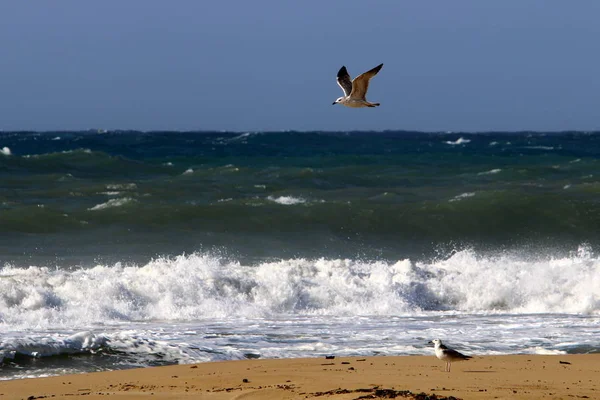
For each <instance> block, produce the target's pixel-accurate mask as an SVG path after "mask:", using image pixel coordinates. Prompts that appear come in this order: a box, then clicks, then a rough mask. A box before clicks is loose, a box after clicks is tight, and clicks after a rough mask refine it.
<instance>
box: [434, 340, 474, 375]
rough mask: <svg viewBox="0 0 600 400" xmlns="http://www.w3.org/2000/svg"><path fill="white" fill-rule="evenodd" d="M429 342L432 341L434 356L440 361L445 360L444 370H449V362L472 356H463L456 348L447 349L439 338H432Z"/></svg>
mask: <svg viewBox="0 0 600 400" xmlns="http://www.w3.org/2000/svg"><path fill="white" fill-rule="evenodd" d="M429 343H433V344H434V345H435V355H436V357H437V358H439V359H440V360H442V361H446V369H445V370H444V371H447V372H450V364H452V363H453V362H454V361H465V360H469V359H471V358H473V357H471V356H465V355H464V354H462V353H459V352H458V351H456V350H453V349H449V348H448V347H446V346H445V345H444V344H443V343H442V341H441V340H440V339H434V340H432V341H431V342H429Z"/></svg>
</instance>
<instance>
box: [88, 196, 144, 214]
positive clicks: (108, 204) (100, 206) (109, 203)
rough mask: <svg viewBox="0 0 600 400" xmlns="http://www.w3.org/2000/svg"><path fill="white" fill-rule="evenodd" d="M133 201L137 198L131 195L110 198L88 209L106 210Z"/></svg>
mask: <svg viewBox="0 0 600 400" xmlns="http://www.w3.org/2000/svg"><path fill="white" fill-rule="evenodd" d="M133 202H135V200H134V199H132V198H131V197H123V198H120V199H110V200H108V201H107V202H106V203H101V204H96V205H95V206H94V207H92V208H88V210H90V211H98V210H105V209H107V208H113V207H121V206H124V205H126V204H131V203H133Z"/></svg>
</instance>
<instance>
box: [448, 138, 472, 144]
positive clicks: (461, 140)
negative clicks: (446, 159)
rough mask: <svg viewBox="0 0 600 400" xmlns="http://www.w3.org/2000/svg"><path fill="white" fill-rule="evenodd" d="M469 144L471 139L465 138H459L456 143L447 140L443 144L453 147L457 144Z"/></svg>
mask: <svg viewBox="0 0 600 400" xmlns="http://www.w3.org/2000/svg"><path fill="white" fill-rule="evenodd" d="M469 142H471V139H465V138H462V137H460V138H458V139H456V141H454V142H453V141H451V140H448V141H446V142H444V143H446V144H449V145H453V146H455V145H457V144H466V143H469Z"/></svg>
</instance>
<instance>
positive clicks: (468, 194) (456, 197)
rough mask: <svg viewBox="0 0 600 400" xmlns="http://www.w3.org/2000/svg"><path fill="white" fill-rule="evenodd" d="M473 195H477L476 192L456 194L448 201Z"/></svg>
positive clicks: (459, 199)
mask: <svg viewBox="0 0 600 400" xmlns="http://www.w3.org/2000/svg"><path fill="white" fill-rule="evenodd" d="M473 196H475V192H467V193H461V194H459V195H458V196H454V197H453V198H451V199H450V200H448V201H450V202H453V201H461V200H463V199H468V198H469V197H473Z"/></svg>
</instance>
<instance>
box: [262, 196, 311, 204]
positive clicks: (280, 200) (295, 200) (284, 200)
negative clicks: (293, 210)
mask: <svg viewBox="0 0 600 400" xmlns="http://www.w3.org/2000/svg"><path fill="white" fill-rule="evenodd" d="M267 200H270V201H272V202H275V203H277V204H282V205H284V206H293V205H296V204H303V203H306V200H305V199H303V198H301V197H294V196H279V197H275V196H269V197H267Z"/></svg>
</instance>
